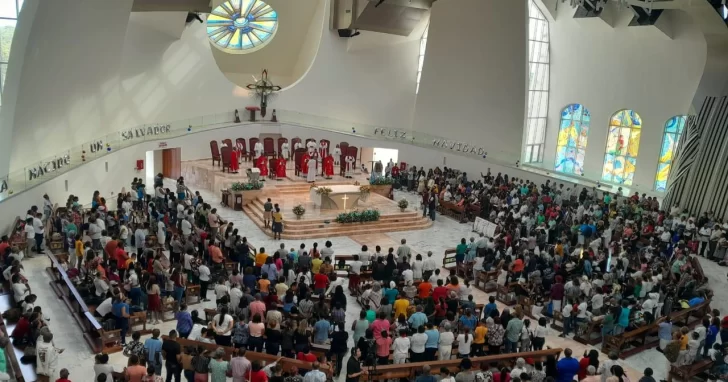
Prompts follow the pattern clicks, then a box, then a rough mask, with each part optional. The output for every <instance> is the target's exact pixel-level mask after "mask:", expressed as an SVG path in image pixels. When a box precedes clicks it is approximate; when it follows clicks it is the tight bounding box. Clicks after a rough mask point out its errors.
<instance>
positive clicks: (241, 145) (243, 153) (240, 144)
mask: <svg viewBox="0 0 728 382" xmlns="http://www.w3.org/2000/svg"><path fill="white" fill-rule="evenodd" d="M245 146H247V142H245V138H238V139H236V140H235V147H237V148H238V151H239V152H240V158H242V159H243V160H245V161H247V160H248V149H247V148H246V147H245Z"/></svg>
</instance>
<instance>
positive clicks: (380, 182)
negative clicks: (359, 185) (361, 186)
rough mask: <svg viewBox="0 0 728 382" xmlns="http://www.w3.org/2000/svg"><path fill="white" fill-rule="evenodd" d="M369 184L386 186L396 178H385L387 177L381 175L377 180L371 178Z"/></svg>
mask: <svg viewBox="0 0 728 382" xmlns="http://www.w3.org/2000/svg"><path fill="white" fill-rule="evenodd" d="M369 184H372V185H375V186H386V185H390V184H394V179H392V178H385V177H379V178H377V179H375V180H371V179H370V180H369Z"/></svg>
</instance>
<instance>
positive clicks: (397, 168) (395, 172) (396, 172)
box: [392, 166, 399, 178]
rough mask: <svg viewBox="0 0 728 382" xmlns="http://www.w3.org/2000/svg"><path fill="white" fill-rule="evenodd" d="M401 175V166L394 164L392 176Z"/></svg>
mask: <svg viewBox="0 0 728 382" xmlns="http://www.w3.org/2000/svg"><path fill="white" fill-rule="evenodd" d="M398 176H399V166H392V178H396V177H398Z"/></svg>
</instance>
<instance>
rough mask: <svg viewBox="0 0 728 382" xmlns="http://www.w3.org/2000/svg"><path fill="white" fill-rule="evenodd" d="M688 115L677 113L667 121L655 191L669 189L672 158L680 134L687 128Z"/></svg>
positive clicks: (658, 162)
mask: <svg viewBox="0 0 728 382" xmlns="http://www.w3.org/2000/svg"><path fill="white" fill-rule="evenodd" d="M686 120H687V117H686V116H684V115H677V116H675V117H672V118H670V119H669V120H668V121H667V123H665V133H664V134H663V135H662V148H661V149H660V158H659V159H658V161H657V175H655V191H660V192H665V191H666V190H667V177H668V176H669V175H670V167H671V165H672V159H673V157H674V155H675V151H676V150H677V143H678V141H680V134H682V132H683V129H684V128H685V121H686Z"/></svg>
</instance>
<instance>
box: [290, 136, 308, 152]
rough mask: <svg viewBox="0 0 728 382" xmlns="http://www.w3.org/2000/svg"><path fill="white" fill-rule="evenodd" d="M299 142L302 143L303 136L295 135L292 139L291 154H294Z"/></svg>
mask: <svg viewBox="0 0 728 382" xmlns="http://www.w3.org/2000/svg"><path fill="white" fill-rule="evenodd" d="M298 143H301V138H299V137H295V138H293V139H291V155H293V154H292V153H293V152H295V151H296V144H298ZM304 148H305V147H304Z"/></svg>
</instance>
